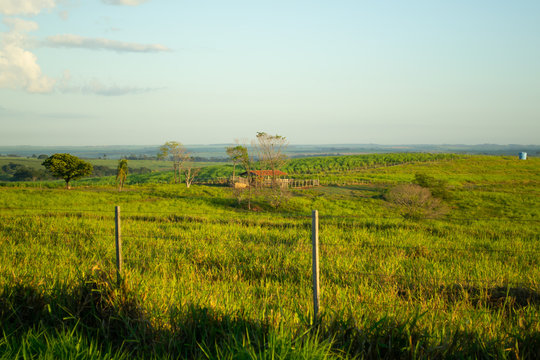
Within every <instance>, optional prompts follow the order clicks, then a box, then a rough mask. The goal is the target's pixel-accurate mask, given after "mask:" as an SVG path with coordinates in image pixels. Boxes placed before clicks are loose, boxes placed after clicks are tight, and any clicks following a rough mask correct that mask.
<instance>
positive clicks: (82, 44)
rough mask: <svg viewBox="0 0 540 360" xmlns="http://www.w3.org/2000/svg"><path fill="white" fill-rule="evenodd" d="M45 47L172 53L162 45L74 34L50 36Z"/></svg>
mask: <svg viewBox="0 0 540 360" xmlns="http://www.w3.org/2000/svg"><path fill="white" fill-rule="evenodd" d="M44 45H46V46H50V47H65V48H81V49H88V50H113V51H118V52H140V53H149V52H165V51H171V50H170V49H169V48H168V47H166V46H164V45H161V44H139V43H130V42H123V41H117V40H110V39H105V38H87V37H83V36H79V35H73V34H62V35H53V36H49V37H47V40H46V41H45V42H44Z"/></svg>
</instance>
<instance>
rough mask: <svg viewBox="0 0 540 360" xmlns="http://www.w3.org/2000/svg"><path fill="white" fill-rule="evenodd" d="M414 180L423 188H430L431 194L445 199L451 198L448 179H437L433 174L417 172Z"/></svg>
mask: <svg viewBox="0 0 540 360" xmlns="http://www.w3.org/2000/svg"><path fill="white" fill-rule="evenodd" d="M413 182H414V183H415V184H417V185H420V186H421V187H423V188H426V189H429V190H430V191H431V194H432V195H433V196H435V197H436V198H439V199H443V200H448V199H450V192H449V191H448V182H447V181H446V180H440V179H435V178H434V177H433V176H429V175H426V174H421V173H416V174H415V175H414V181H413Z"/></svg>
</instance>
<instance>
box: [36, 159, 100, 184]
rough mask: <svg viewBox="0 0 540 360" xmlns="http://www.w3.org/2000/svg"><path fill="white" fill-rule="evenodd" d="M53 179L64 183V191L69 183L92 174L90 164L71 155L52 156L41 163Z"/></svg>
mask: <svg viewBox="0 0 540 360" xmlns="http://www.w3.org/2000/svg"><path fill="white" fill-rule="evenodd" d="M41 165H43V166H45V168H46V169H47V170H49V171H50V172H51V173H52V174H53V176H54V177H58V178H62V179H64V180H65V182H66V189H70V186H69V182H70V181H71V180H75V179H79V178H81V177H83V176H86V175H90V174H92V170H93V168H92V164H90V163H88V162H86V161H83V160H81V159H79V158H78V157H76V156H73V155H71V154H53V155H51V156H49V157H48V158H47V159H45V161H43V162H42V163H41Z"/></svg>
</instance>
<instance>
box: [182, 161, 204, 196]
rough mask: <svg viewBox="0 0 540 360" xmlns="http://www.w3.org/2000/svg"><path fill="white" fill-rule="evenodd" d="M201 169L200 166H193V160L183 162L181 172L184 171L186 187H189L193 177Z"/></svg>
mask: <svg viewBox="0 0 540 360" xmlns="http://www.w3.org/2000/svg"><path fill="white" fill-rule="evenodd" d="M200 171H201V169H200V168H196V167H194V166H193V162H192V161H190V160H188V161H185V162H184V163H183V172H184V178H185V181H186V187H187V188H188V189H189V187H190V186H191V184H192V183H193V180H195V177H196V176H197V174H198V173H199V172H200Z"/></svg>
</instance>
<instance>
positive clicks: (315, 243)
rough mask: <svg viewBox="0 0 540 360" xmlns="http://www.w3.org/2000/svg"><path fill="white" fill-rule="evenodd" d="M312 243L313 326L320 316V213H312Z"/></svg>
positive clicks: (315, 211) (314, 211)
mask: <svg viewBox="0 0 540 360" xmlns="http://www.w3.org/2000/svg"><path fill="white" fill-rule="evenodd" d="M311 243H312V250H313V251H312V265H313V266H312V272H313V274H312V277H313V324H316V323H317V320H318V316H319V295H320V288H319V212H318V211H317V210H313V211H312V213H311Z"/></svg>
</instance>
